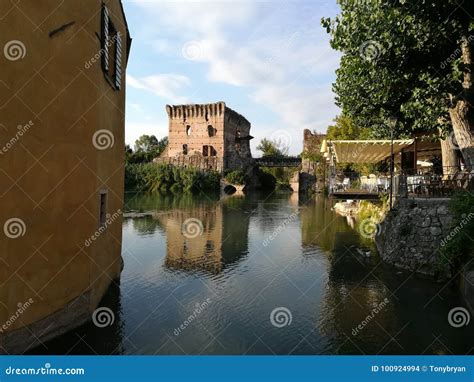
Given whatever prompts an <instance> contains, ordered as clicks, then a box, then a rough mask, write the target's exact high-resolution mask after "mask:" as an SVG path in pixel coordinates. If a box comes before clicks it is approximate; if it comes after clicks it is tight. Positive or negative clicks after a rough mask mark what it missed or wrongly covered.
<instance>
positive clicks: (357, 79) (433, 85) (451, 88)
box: [322, 0, 474, 138]
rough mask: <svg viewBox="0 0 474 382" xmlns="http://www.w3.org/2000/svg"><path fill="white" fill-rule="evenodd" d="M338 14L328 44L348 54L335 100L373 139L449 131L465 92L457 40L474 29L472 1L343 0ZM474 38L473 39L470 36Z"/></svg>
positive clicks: (327, 25)
mask: <svg viewBox="0 0 474 382" xmlns="http://www.w3.org/2000/svg"><path fill="white" fill-rule="evenodd" d="M339 4H340V7H341V14H340V15H339V16H337V17H336V18H334V19H329V18H326V19H323V20H322V25H323V26H324V27H325V28H326V29H327V32H328V33H330V35H331V45H332V47H333V48H334V49H337V50H339V51H341V52H342V53H343V56H342V59H341V64H340V68H339V69H338V70H337V80H336V83H335V84H334V85H333V89H334V91H335V93H336V94H337V97H336V102H337V104H338V105H339V106H340V107H342V109H343V112H344V114H345V115H347V116H350V117H351V118H352V120H353V121H354V123H355V124H356V125H358V126H366V127H369V128H371V130H372V132H373V136H374V137H381V138H386V137H388V136H389V128H388V125H387V118H388V117H389V116H391V115H393V114H396V115H397V116H398V117H399V122H400V123H399V124H398V129H397V131H396V132H395V136H396V137H406V136H409V135H411V133H412V132H413V131H423V132H428V133H432V134H433V135H437V134H438V131H439V128H440V129H441V131H444V132H447V131H449V130H450V129H451V121H450V116H449V108H451V107H453V105H454V104H455V102H456V100H457V99H458V98H459V97H466V96H469V95H468V94H466V93H465V92H463V86H462V81H463V75H462V73H463V70H464V68H463V63H462V60H461V54H460V44H461V41H462V40H463V39H465V38H466V36H469V33H470V31H471V30H472V20H471V17H470V16H469V14H471V15H472V14H474V12H473V8H474V2H472V1H470V2H464V3H463V4H462V6H460V4H459V1H456V0H430V1H426V0H412V1H409V0H395V1H393V0H339ZM470 43H472V41H470Z"/></svg>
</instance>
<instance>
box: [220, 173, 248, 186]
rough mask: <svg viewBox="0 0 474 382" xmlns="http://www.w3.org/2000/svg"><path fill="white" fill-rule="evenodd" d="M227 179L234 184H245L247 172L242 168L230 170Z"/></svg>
mask: <svg viewBox="0 0 474 382" xmlns="http://www.w3.org/2000/svg"><path fill="white" fill-rule="evenodd" d="M225 179H226V180H227V181H228V182H229V183H232V184H238V185H242V184H245V180H246V179H245V174H244V172H243V171H242V170H234V171H230V172H228V173H227V174H226V175H225Z"/></svg>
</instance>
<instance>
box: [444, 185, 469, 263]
mask: <svg viewBox="0 0 474 382" xmlns="http://www.w3.org/2000/svg"><path fill="white" fill-rule="evenodd" d="M449 207H450V210H451V212H452V213H453V223H452V228H453V231H452V232H451V234H450V235H449V240H448V238H444V239H443V241H442V243H441V254H442V256H441V259H442V260H441V261H442V262H449V263H450V264H451V266H452V267H453V268H454V270H458V269H459V268H460V267H461V266H462V265H463V264H464V263H466V262H467V259H468V258H469V256H470V255H471V256H472V255H473V254H474V251H473V246H472V239H471V238H470V235H472V233H473V232H474V215H473V214H474V195H473V194H472V193H470V192H469V191H458V192H456V193H455V194H454V195H453V197H452V199H451V202H450V206H449Z"/></svg>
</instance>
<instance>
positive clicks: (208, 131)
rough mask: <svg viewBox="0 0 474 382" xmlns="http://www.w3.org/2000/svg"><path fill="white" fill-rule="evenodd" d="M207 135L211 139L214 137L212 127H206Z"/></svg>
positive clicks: (214, 133)
mask: <svg viewBox="0 0 474 382" xmlns="http://www.w3.org/2000/svg"><path fill="white" fill-rule="evenodd" d="M207 133H208V134H209V136H210V137H213V136H215V135H216V129H214V128H213V127H212V125H208V126H207Z"/></svg>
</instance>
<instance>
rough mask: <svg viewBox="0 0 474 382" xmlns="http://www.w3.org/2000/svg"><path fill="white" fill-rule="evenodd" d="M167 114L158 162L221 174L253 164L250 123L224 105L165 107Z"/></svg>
mask: <svg viewBox="0 0 474 382" xmlns="http://www.w3.org/2000/svg"><path fill="white" fill-rule="evenodd" d="M166 111H167V113H168V119H169V136H168V147H167V149H166V150H165V152H164V153H163V155H162V156H161V158H160V159H159V161H161V162H167V163H170V164H173V165H178V166H193V167H198V168H201V169H203V170H206V169H214V170H217V171H221V172H222V171H223V170H226V169H230V170H233V169H238V168H241V169H243V168H245V167H247V166H249V165H251V164H252V163H253V159H252V154H251V152H250V139H252V138H253V137H252V136H251V135H250V122H249V121H247V119H246V118H245V117H243V116H242V115H240V114H238V113H236V112H235V111H234V110H232V109H230V108H229V107H227V106H226V104H225V103H224V102H217V103H211V104H200V105H173V106H170V105H166Z"/></svg>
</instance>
